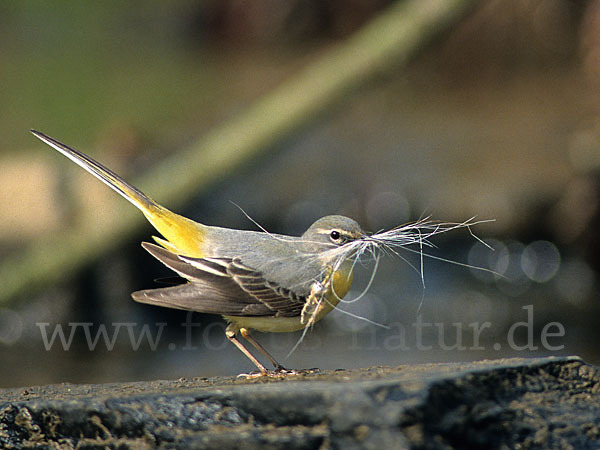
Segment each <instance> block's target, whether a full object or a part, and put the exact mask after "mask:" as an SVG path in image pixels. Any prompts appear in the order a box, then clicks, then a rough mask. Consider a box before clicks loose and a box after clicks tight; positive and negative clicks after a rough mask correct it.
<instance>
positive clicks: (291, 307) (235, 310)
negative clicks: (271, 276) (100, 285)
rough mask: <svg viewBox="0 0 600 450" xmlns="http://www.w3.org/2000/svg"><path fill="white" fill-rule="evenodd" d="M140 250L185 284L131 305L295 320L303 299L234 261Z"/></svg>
mask: <svg viewBox="0 0 600 450" xmlns="http://www.w3.org/2000/svg"><path fill="white" fill-rule="evenodd" d="M142 246H143V247H144V248H145V249H146V250H147V251H148V252H149V253H150V254H151V255H152V256H154V257H155V258H156V259H158V260H159V261H161V262H162V263H163V264H165V265H166V266H167V267H169V268H170V269H172V270H174V271H175V272H177V273H178V274H179V275H180V276H181V277H183V278H185V279H186V280H189V282H187V283H185V284H182V285H179V286H172V287H166V288H159V289H147V290H143V291H137V292H134V293H133V294H132V297H133V299H134V300H135V301H138V302H141V303H149V304H153V305H159V306H166V307H170V308H177V309H184V310H191V311H198V312H203V313H209V314H224V315H230V316H275V317H295V316H298V315H300V313H301V311H302V308H303V306H304V303H305V299H304V298H303V297H300V296H298V295H296V294H294V293H293V292H292V291H291V290H289V289H285V288H283V287H281V286H279V285H278V284H276V283H273V282H270V281H269V280H267V279H266V278H265V277H264V275H263V274H262V273H261V272H259V271H256V270H254V269H252V268H250V267H248V266H246V265H244V264H243V263H241V261H239V260H238V259H237V258H190V257H184V256H181V255H177V254H175V253H173V252H171V251H169V250H166V249H164V248H162V247H159V246H157V245H154V244H150V243H147V242H144V243H143V244H142Z"/></svg>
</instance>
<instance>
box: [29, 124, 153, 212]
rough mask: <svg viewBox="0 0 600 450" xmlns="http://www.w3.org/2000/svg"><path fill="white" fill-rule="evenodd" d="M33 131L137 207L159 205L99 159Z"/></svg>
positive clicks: (143, 209) (36, 135) (146, 208)
mask: <svg viewBox="0 0 600 450" xmlns="http://www.w3.org/2000/svg"><path fill="white" fill-rule="evenodd" d="M31 132H32V133H33V135H34V136H35V137H37V138H38V139H40V140H42V141H43V142H45V143H46V144H48V145H49V146H50V147H52V148H54V149H55V150H58V151H59V152H60V153H62V154H63V155H65V156H66V157H67V158H69V159H70V160H71V161H73V162H74V163H75V164H77V165H78V166H79V167H82V168H83V169H85V170H87V171H88V172H89V173H91V174H92V175H94V176H95V177H96V178H98V179H99V180H100V181H102V182H103V183H104V184H106V185H107V186H108V187H110V188H111V189H113V190H114V191H116V192H118V193H119V194H120V195H121V196H123V197H124V198H125V199H126V200H127V201H129V202H130V203H132V204H133V205H134V206H135V207H137V208H139V209H141V210H142V211H144V212H145V211H146V210H148V209H150V208H152V207H153V206H154V207H156V206H157V205H156V203H154V201H153V200H152V199H151V198H149V197H148V196H147V195H146V194H144V193H143V192H142V191H140V190H139V189H138V188H136V187H134V186H132V185H131V184H129V183H127V182H126V181H125V180H124V179H123V178H121V177H120V176H119V175H117V174H116V173H114V172H113V171H112V170H110V169H109V168H108V167H105V166H103V165H102V164H100V163H99V162H98V161H96V160H94V159H92V158H90V157H89V156H87V155H86V154H84V153H82V152H80V151H79V150H75V149H74V148H71V147H69V146H68V145H65V144H63V143H62V142H60V141H57V140H56V139H54V138H51V137H50V136H47V135H45V134H44V133H40V132H39V131H35V130H31Z"/></svg>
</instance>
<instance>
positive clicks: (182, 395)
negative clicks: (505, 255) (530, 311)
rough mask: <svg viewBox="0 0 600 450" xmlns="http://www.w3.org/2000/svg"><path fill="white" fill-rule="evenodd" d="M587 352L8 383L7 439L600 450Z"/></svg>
mask: <svg viewBox="0 0 600 450" xmlns="http://www.w3.org/2000/svg"><path fill="white" fill-rule="evenodd" d="M599 427H600V369H598V368H597V367H594V366H590V365H588V364H586V363H585V362H583V361H582V360H581V359H580V358H578V357H566V358H539V359H504V360H494V361H480V362H474V363H455V364H454V363H453V364H421V365H413V366H399V367H371V368H367V369H358V370H334V371H327V372H323V373H317V374H308V375H302V376H290V377H287V378H286V379H284V380H278V379H257V380H243V379H237V378H210V379H208V378H194V379H179V380H174V381H151V382H136V383H114V384H103V385H73V384H61V385H53V386H40V387H28V388H19V389H4V390H0V448H7V449H11V448H15V449H16V448H48V449H71V448H78V449H105V448H111V449H113V448H114V449H116V448H119V449H121V448H123V449H125V448H135V449H137V448H140V449H141V448H160V449H163V448H169V449H171V448H181V449H184V448H243V449H244V450H249V449H261V450H264V449H269V448H286V449H287V448H289V449H304V448H322V449H326V448H378V449H384V448H385V449H388V448H390V449H392V448H424V449H425V448H427V449H429V448H436V449H437V448H444V449H450V448H517V447H518V448H577V449H581V448H590V449H591V448H600V428H599Z"/></svg>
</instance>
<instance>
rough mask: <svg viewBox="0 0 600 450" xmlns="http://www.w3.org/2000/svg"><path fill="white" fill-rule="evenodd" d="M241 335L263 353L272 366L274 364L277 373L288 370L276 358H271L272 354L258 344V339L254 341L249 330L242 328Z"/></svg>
mask: <svg viewBox="0 0 600 450" xmlns="http://www.w3.org/2000/svg"><path fill="white" fill-rule="evenodd" d="M240 334H241V335H242V337H243V338H244V339H246V340H247V341H248V342H250V343H251V344H252V345H253V346H254V348H256V349H257V350H258V351H259V352H261V353H262V354H263V355H265V357H266V358H267V359H268V360H269V361H270V362H271V364H273V367H275V371H276V372H286V371H287V369H286V368H285V367H283V366H282V365H281V364H279V363H278V362H277V361H276V360H275V358H273V357H272V356H271V354H270V353H269V352H268V351H266V350H265V348H264V347H263V346H262V345H260V344H259V343H258V341H257V340H256V339H254V338H253V337H252V336H250V330H249V329H248V328H240Z"/></svg>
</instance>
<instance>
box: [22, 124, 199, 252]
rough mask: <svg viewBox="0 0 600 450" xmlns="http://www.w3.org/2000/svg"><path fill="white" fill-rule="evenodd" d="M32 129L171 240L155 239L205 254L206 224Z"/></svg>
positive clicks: (175, 247) (72, 149)
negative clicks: (164, 205)
mask: <svg viewBox="0 0 600 450" xmlns="http://www.w3.org/2000/svg"><path fill="white" fill-rule="evenodd" d="M31 132H32V133H33V135H34V136H36V137H37V138H39V139H40V140H42V141H43V142H45V143H46V144H48V145H49V146H50V147H52V148H54V149H55V150H58V151H59V152H60V153H62V154H63V155H65V156H66V157H67V158H69V159H70V160H71V161H73V162H74V163H75V164H77V165H78V166H80V167H82V168H83V169H85V170H86V171H88V172H89V173H91V174H92V175H94V176H95V177H96V178H98V179H99V180H100V181H102V182H103V183H105V184H106V185H107V186H109V187H110V188H111V189H113V190H114V191H116V192H118V193H119V194H120V195H121V196H123V197H124V198H125V199H127V201H129V202H130V203H132V204H133V205H134V206H135V207H136V208H138V209H139V210H141V211H142V212H143V213H144V216H146V218H147V219H148V221H149V222H150V223H151V224H152V225H153V226H154V228H156V229H157V230H158V231H159V232H160V234H162V235H163V236H164V237H165V238H166V239H167V241H168V242H167V241H165V240H163V239H160V238H155V239H156V240H157V241H158V242H159V243H160V244H161V245H163V246H164V247H166V248H168V249H170V250H172V251H176V252H177V253H180V254H185V255H188V256H194V257H202V256H204V255H203V251H202V243H203V235H204V229H205V226H204V225H202V224H199V223H197V222H194V221H192V220H190V219H187V218H185V217H183V216H180V215H178V214H175V213H173V212H171V211H169V210H168V209H166V208H165V207H163V206H161V205H159V204H158V203H156V202H155V201H154V200H152V199H151V198H150V197H148V196H147V195H146V194H144V193H143V192H142V191H140V190H139V189H137V188H136V187H134V186H132V185H131V184H129V183H127V182H126V181H125V180H123V178H121V177H120V176H119V175H117V174H116V173H114V172H113V171H112V170H110V169H109V168H107V167H105V166H103V165H102V164H100V163H99V162H98V161H96V160H94V159H92V158H90V157H89V156H87V155H85V154H84V153H82V152H80V151H79V150H75V149H74V148H71V147H69V146H68V145H65V144H63V143H62V142H60V141H57V140H56V139H54V138H51V137H50V136H47V135H45V134H43V133H40V132H39V131H35V130H31Z"/></svg>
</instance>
